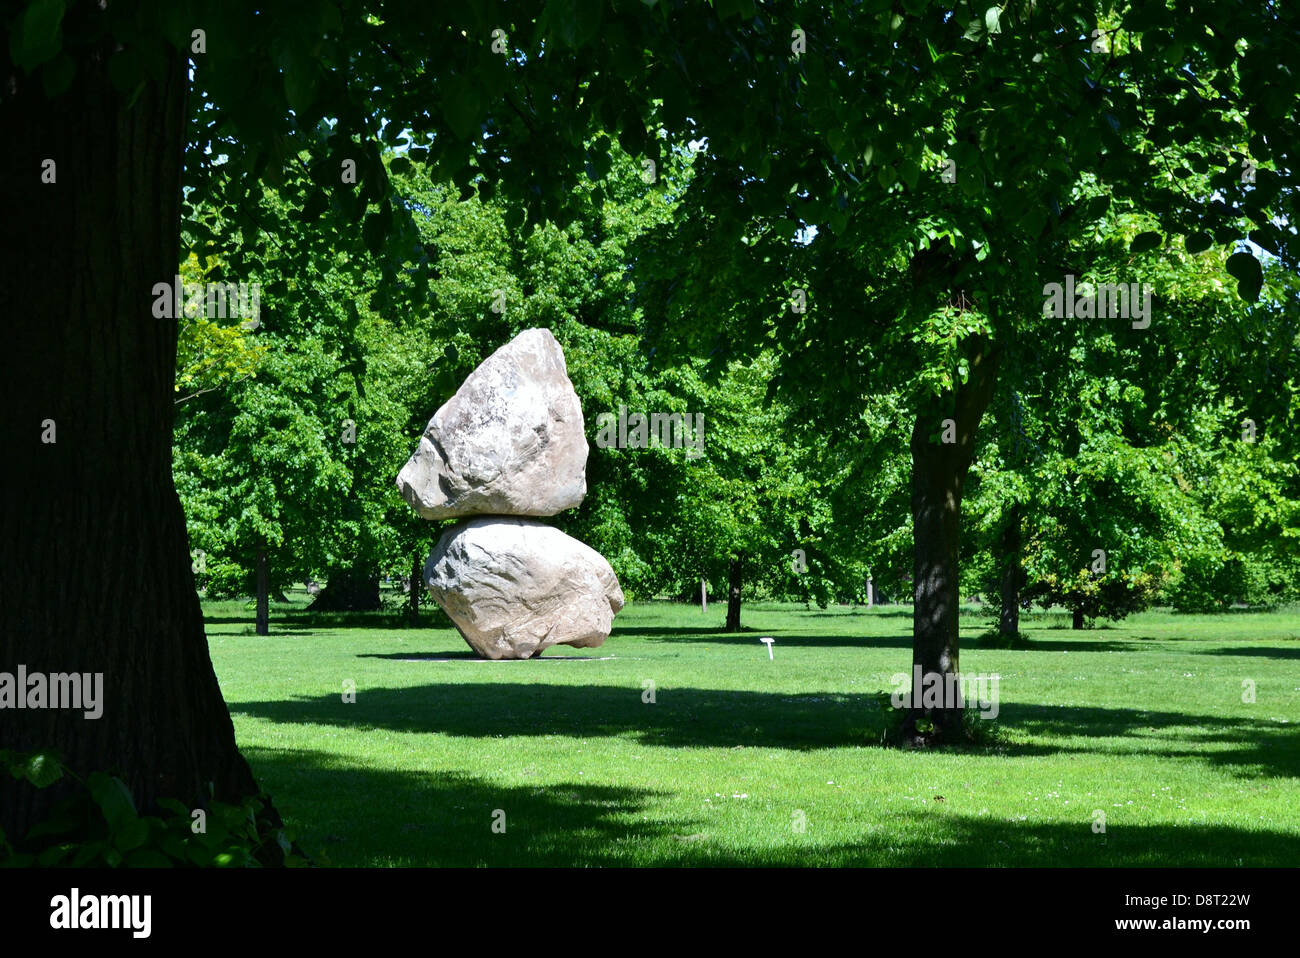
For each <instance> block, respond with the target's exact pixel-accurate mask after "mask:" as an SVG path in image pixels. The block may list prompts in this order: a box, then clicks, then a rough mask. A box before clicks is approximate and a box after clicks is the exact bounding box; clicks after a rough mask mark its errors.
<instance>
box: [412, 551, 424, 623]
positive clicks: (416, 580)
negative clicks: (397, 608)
mask: <svg viewBox="0 0 1300 958" xmlns="http://www.w3.org/2000/svg"><path fill="white" fill-rule="evenodd" d="M423 573H424V563H422V562H421V561H420V557H419V556H418V555H417V556H416V557H415V558H413V559H412V560H411V597H410V603H411V605H410V613H409V616H410V620H411V625H412V626H416V625H419V624H420V589H421V588H422V587H423V585H424V583H423V582H422V581H421V578H422V576H423Z"/></svg>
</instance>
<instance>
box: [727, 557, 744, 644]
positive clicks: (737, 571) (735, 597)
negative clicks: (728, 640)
mask: <svg viewBox="0 0 1300 958" xmlns="http://www.w3.org/2000/svg"><path fill="white" fill-rule="evenodd" d="M741 561H742V560H741V558H740V556H732V557H731V562H730V564H729V565H728V566H727V578H728V585H727V625H726V629H727V631H728V632H739V631H740V585H741Z"/></svg>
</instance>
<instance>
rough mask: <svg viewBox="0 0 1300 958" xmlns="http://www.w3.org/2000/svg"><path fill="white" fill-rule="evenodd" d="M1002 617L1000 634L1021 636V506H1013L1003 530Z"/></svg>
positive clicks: (1009, 637)
mask: <svg viewBox="0 0 1300 958" xmlns="http://www.w3.org/2000/svg"><path fill="white" fill-rule="evenodd" d="M1001 546H1002V549H1001V552H1002V555H1001V557H1000V558H1001V560H1002V596H1001V598H1002V615H1001V617H1000V618H999V620H998V633H999V634H1000V635H1002V636H1003V637H1004V638H1008V639H1014V638H1016V636H1018V635H1019V634H1020V584H1021V579H1022V576H1023V573H1022V570H1021V567H1020V550H1021V538H1020V505H1019V503H1017V504H1016V505H1014V506H1012V507H1011V509H1010V510H1009V514H1008V516H1007V522H1006V526H1005V527H1004V528H1003V530H1002V543H1001Z"/></svg>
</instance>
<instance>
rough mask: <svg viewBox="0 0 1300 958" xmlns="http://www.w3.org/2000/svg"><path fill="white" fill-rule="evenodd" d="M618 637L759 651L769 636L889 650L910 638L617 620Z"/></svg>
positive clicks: (779, 641) (794, 642)
mask: <svg viewBox="0 0 1300 958" xmlns="http://www.w3.org/2000/svg"><path fill="white" fill-rule="evenodd" d="M620 635H634V636H637V637H639V638H643V639H649V640H650V641H651V642H696V643H698V644H700V645H752V646H755V647H756V648H758V649H759V650H760V651H761V650H762V648H763V645H762V643H760V642H759V641H758V640H759V637H760V636H765V635H769V636H772V637H774V638H775V639H776V645H777V647H778V648H779V647H780V646H782V645H787V646H796V647H798V646H809V647H812V646H823V647H825V648H848V647H861V648H864V649H865V648H891V649H901V648H907V649H910V648H911V647H912V637H911V636H910V635H805V634H804V633H802V632H793V633H792V632H788V631H785V630H782V629H752V630H746V631H744V632H724V631H723V630H722V629H716V630H714V629H687V628H679V627H675V626H670V627H667V628H658V627H655V626H650V625H644V626H643V625H633V626H628V627H626V628H621V627H620V626H619V625H618V620H617V619H616V620H615V621H614V631H613V632H612V633H610V637H609V640H610V641H611V642H614V641H616V640H617V639H618V637H619V636H620Z"/></svg>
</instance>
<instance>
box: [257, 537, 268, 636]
mask: <svg viewBox="0 0 1300 958" xmlns="http://www.w3.org/2000/svg"><path fill="white" fill-rule="evenodd" d="M257 634H258V635H270V634H271V592H270V589H269V588H268V587H267V584H266V546H265V545H264V544H263V545H259V546H258V547H257Z"/></svg>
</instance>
